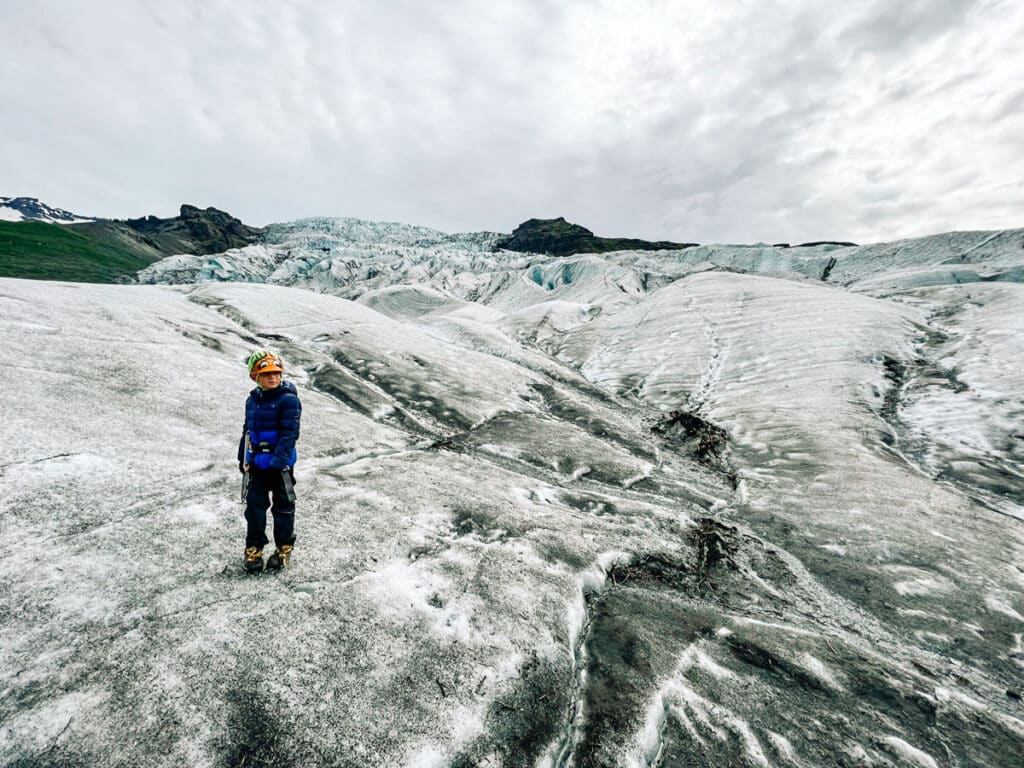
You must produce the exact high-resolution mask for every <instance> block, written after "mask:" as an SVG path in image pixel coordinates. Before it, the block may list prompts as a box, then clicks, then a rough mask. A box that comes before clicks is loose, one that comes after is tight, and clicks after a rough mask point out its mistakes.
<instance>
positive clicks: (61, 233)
mask: <svg viewBox="0 0 1024 768" xmlns="http://www.w3.org/2000/svg"><path fill="white" fill-rule="evenodd" d="M156 258H163V256H162V255H160V254H157V255H156ZM153 260H154V259H153V258H152V257H149V258H147V257H146V256H145V255H140V254H139V253H137V252H135V251H133V250H130V249H128V248H123V247H119V246H118V245H116V244H113V243H109V242H103V241H98V240H96V239H93V238H91V237H88V236H86V235H83V234H81V233H79V232H77V231H75V230H73V229H71V227H70V226H68V225H59V224H47V223H43V222H39V221H23V222H6V221H0V276H2V277H22V278H29V279H33V280H73V281H76V282H83V283H110V282H113V281H114V280H116V279H118V278H125V277H128V276H130V275H132V274H133V273H135V272H137V271H138V270H140V269H142V268H143V267H145V266H147V265H149V264H151V263H152V262H153Z"/></svg>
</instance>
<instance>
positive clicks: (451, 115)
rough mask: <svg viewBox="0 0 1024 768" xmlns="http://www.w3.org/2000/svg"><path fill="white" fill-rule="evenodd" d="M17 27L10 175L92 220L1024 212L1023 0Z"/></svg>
mask: <svg viewBox="0 0 1024 768" xmlns="http://www.w3.org/2000/svg"><path fill="white" fill-rule="evenodd" d="M0 40H2V43H3V46H2V47H3V51H4V56H3V74H2V77H0V195H7V196H13V195H29V196H33V197H39V198H40V199H42V200H43V201H45V202H47V203H49V204H51V205H54V206H57V207H61V208H65V209H68V210H71V211H73V212H75V213H80V214H84V215H94V216H105V217H121V218H123V217H129V216H139V215H143V214H147V213H152V214H156V215H159V216H171V215H175V214H176V213H177V208H178V205H179V204H180V203H182V202H188V203H192V204H195V205H199V206H201V207H206V206H211V205H212V206H216V207H218V208H221V209H224V210H227V211H229V212H231V213H232V214H234V215H236V216H238V217H239V218H241V219H242V220H243V221H245V222H247V223H250V224H254V225H263V224H267V223H270V222H274V221H290V220H293V219H296V218H301V217H304V216H316V215H326V216H356V217H361V218H369V219H379V220H388V221H401V222H406V223H410V224H422V225H425V226H431V227H436V228H438V229H442V230H446V231H466V230H493V231H502V232H508V231H511V230H512V229H513V228H514V227H515V226H516V225H517V224H518V223H520V222H521V221H523V220H525V219H527V218H531V217H541V218H550V217H554V216H560V215H561V216H565V217H566V218H567V219H569V220H570V221H574V222H577V223H580V224H583V225H584V226H587V227H589V228H590V229H592V230H594V231H595V232H596V233H597V234H600V235H621V236H636V237H646V238H656V239H674V240H684V241H697V242H755V241H766V242H777V241H790V242H801V241H806V240H813V239H825V238H829V239H852V240H856V241H858V242H872V241H879V240H891V239H896V238H898V237H905V236H915V235H923V234H930V233H934V232H940V231H946V230H953V229H996V228H1009V227H1022V226H1024V205H1022V203H1024V3H1021V2H1019V0H898V1H897V0H868V1H865V2H857V1H856V0H853V1H852V2H851V1H847V2H832V1H831V0H821V1H816V0H801V1H799V2H796V1H794V2H772V1H771V0H735V1H731V2H722V0H716V1H711V0H708V1H707V2H704V1H703V0H699V1H698V0H672V1H665V2H662V1H660V0H628V1H627V0H622V1H621V2H620V1H615V2H613V1H611V0H608V1H606V2H601V1H600V0H562V1H557V0H517V1H513V0H446V2H443V3H442V2H423V0H375V1H372V2H371V1H370V0H367V1H366V2H360V1H357V0H350V1H348V2H332V1H329V0H309V1H308V2H287V1H285V0H246V1H245V2H241V1H239V2H220V1H219V0H174V1H173V2H171V1H169V0H153V1H152V2H146V1H145V0H134V1H131V2H129V0H91V1H87V0H79V1H76V2H63V1H61V0H45V1H44V0H33V2H14V1H13V0H11V1H9V2H3V3H2V6H0Z"/></svg>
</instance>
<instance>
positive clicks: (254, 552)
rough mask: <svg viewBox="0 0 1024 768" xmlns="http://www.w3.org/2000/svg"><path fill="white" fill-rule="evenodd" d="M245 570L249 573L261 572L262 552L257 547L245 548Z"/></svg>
mask: <svg viewBox="0 0 1024 768" xmlns="http://www.w3.org/2000/svg"><path fill="white" fill-rule="evenodd" d="M245 570H246V571H247V572H249V573H259V572H260V571H262V570H263V550H262V549H260V548H259V547H246V548H245Z"/></svg>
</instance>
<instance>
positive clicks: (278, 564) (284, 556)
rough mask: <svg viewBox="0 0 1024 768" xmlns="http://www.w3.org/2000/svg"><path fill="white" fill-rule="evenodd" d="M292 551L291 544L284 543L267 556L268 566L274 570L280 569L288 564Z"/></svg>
mask: <svg viewBox="0 0 1024 768" xmlns="http://www.w3.org/2000/svg"><path fill="white" fill-rule="evenodd" d="M291 553H292V545H291V544H282V545H281V546H280V547H278V548H277V551H276V552H275V553H274V554H272V555H271V556H270V557H269V558H267V568H268V569H269V570H273V571H279V570H281V569H282V568H284V567H285V566H286V565H288V557H289V556H290V555H291Z"/></svg>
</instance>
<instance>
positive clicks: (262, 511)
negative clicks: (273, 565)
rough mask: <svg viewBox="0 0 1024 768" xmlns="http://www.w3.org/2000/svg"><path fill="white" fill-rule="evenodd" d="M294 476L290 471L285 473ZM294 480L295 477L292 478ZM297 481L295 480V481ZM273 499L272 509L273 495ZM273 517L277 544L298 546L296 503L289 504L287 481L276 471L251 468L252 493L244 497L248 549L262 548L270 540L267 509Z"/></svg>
mask: <svg viewBox="0 0 1024 768" xmlns="http://www.w3.org/2000/svg"><path fill="white" fill-rule="evenodd" d="M286 471H288V472H289V474H290V473H291V470H286ZM291 476H292V477H293V478H294V475H291ZM293 482H294V480H293ZM271 494H273V496H274V504H273V506H272V507H271V504H270V496H271ZM268 508H269V509H270V511H271V512H272V513H273V515H274V543H275V544H276V545H277V546H278V548H280V547H282V546H284V545H285V544H295V502H294V501H288V494H287V493H286V492H285V489H284V478H283V477H282V476H281V473H280V472H279V471H277V470H272V469H268V470H263V469H257V468H256V467H250V468H249V492H248V493H247V494H246V495H245V522H246V523H248V526H249V527H248V530H247V531H246V533H245V546H246V547H256V548H258V549H263V547H265V546H266V544H267V542H268V541H269V539H267V509H268Z"/></svg>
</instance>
